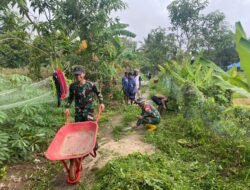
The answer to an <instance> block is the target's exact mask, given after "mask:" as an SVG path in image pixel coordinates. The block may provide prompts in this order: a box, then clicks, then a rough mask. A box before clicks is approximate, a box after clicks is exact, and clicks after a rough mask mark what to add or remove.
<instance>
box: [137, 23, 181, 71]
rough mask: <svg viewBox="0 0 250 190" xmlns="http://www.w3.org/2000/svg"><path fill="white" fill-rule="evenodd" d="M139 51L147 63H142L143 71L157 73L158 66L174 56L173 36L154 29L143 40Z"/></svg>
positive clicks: (161, 29)
mask: <svg viewBox="0 0 250 190" xmlns="http://www.w3.org/2000/svg"><path fill="white" fill-rule="evenodd" d="M141 49H142V51H143V54H144V55H145V57H146V58H147V60H148V63H144V65H143V69H144V70H146V69H147V70H152V71H158V65H161V64H164V63H165V62H166V61H167V60H170V59H173V58H175V56H176V53H177V45H176V41H175V35H174V34H168V35H167V33H166V29H163V28H157V29H154V30H152V31H151V32H150V33H149V34H148V36H147V38H146V39H144V43H143V45H142V47H141Z"/></svg>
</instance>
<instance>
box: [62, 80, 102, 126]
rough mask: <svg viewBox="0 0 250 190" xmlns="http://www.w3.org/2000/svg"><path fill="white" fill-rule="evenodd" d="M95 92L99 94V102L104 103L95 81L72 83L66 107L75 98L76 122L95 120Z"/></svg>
mask: <svg viewBox="0 0 250 190" xmlns="http://www.w3.org/2000/svg"><path fill="white" fill-rule="evenodd" d="M94 94H96V95H97V97H98V100H99V103H100V104H101V103H103V97H102V94H101V93H100V91H99V90H98V89H97V87H96V85H95V84H94V83H92V82H90V81H86V83H85V84H82V85H80V84H78V83H77V82H75V83H72V84H71V85H70V88H69V97H68V102H67V106H66V107H69V106H70V105H71V103H72V101H73V100H74V99H75V122H81V121H92V120H94V105H93V101H94Z"/></svg>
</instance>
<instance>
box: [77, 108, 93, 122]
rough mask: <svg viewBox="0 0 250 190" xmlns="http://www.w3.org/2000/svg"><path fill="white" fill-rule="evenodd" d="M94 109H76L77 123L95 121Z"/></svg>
mask: <svg viewBox="0 0 250 190" xmlns="http://www.w3.org/2000/svg"><path fill="white" fill-rule="evenodd" d="M93 120H94V109H80V108H76V109H75V122H83V121H93Z"/></svg>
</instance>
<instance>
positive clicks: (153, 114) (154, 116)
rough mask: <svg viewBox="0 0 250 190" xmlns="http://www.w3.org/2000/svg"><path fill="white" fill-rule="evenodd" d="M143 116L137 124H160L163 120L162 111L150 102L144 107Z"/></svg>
mask: <svg viewBox="0 0 250 190" xmlns="http://www.w3.org/2000/svg"><path fill="white" fill-rule="evenodd" d="M141 116H142V117H143V118H142V119H139V120H138V121H137V126H139V125H141V124H143V125H146V124H159V123H160V120H161V116H160V113H159V112H158V110H157V109H155V108H154V107H153V106H151V105H149V104H145V105H144V106H143V108H142V113H141Z"/></svg>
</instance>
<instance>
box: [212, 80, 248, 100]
mask: <svg viewBox="0 0 250 190" xmlns="http://www.w3.org/2000/svg"><path fill="white" fill-rule="evenodd" d="M213 78H214V82H215V84H216V85H219V86H221V87H222V88H224V89H227V90H231V91H232V92H234V93H237V94H239V95H241V96H244V97H246V98H250V92H248V91H247V90H246V89H244V88H240V87H238V86H235V85H232V84H231V83H229V82H228V81H226V80H224V79H223V77H221V76H219V75H213Z"/></svg>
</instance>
